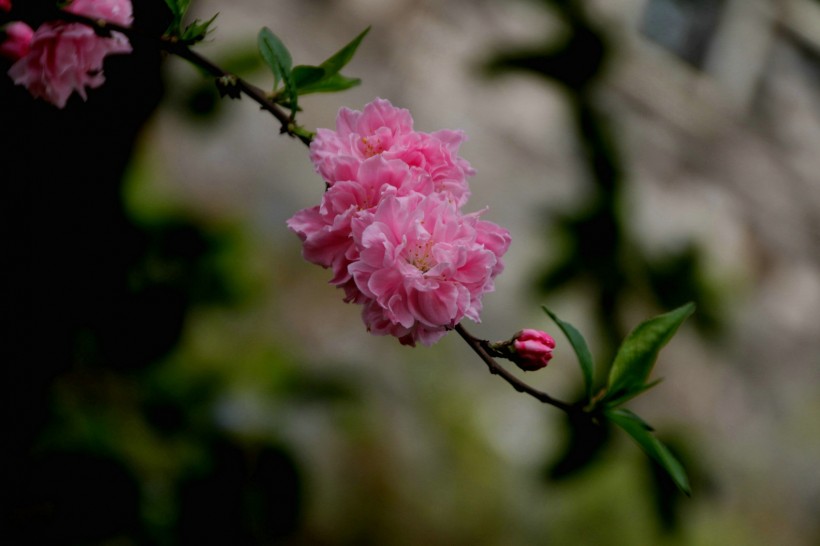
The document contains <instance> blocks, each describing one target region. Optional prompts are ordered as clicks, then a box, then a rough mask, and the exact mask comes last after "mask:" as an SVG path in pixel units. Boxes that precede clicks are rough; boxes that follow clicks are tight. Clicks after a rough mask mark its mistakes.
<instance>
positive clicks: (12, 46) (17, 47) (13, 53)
mask: <svg viewBox="0 0 820 546" xmlns="http://www.w3.org/2000/svg"><path fill="white" fill-rule="evenodd" d="M0 32H2V33H3V34H5V40H3V42H2V43H0V55H2V56H3V57H6V58H9V59H11V60H13V61H16V60H17V59H19V58H20V57H23V56H24V55H25V54H26V53H28V51H29V49H31V40H32V38H33V37H34V31H33V30H31V27H30V26H28V25H27V24H25V23H22V22H20V21H17V22H15V23H9V24H8V25H6V26H5V28H3V29H2V30H0Z"/></svg>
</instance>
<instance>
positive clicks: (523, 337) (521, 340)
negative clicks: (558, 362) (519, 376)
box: [510, 329, 555, 371]
mask: <svg viewBox="0 0 820 546" xmlns="http://www.w3.org/2000/svg"><path fill="white" fill-rule="evenodd" d="M512 345H513V349H514V352H513V355H512V356H511V357H510V360H512V361H513V362H515V364H516V365H517V366H518V367H519V368H521V369H522V370H525V371H534V370H540V369H541V368H543V367H545V366H546V365H547V364H548V363H549V361H550V360H551V359H552V350H553V349H555V340H554V339H552V336H550V335H549V334H548V333H546V332H542V331H540V330H532V329H525V330H521V331H520V332H518V333H517V334H516V335H515V336H514V337H513V339H512Z"/></svg>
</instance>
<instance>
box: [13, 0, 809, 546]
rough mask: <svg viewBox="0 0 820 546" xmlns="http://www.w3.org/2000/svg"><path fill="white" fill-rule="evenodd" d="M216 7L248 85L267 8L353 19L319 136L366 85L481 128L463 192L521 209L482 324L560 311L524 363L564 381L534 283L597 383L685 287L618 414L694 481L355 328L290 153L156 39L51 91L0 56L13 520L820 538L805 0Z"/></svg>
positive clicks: (329, 535)
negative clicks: (664, 335) (537, 358)
mask: <svg viewBox="0 0 820 546" xmlns="http://www.w3.org/2000/svg"><path fill="white" fill-rule="evenodd" d="M27 5H28V6H29V8H27V9H30V10H32V13H35V11H36V8H35V7H34V6H35V4H33V3H32V4H27ZM216 12H219V16H218V18H217V21H216V27H215V30H214V32H213V33H212V34H211V35H210V36H209V38H208V39H207V40H206V42H204V43H202V44H201V45H200V46H198V50H199V51H200V52H201V53H202V54H204V55H205V56H207V57H209V58H211V59H212V60H214V61H216V62H217V63H218V64H221V65H223V66H224V67H226V68H228V69H231V70H234V71H236V72H237V73H238V74H240V75H241V76H243V77H246V78H247V79H249V80H251V81H253V82H255V83H257V84H258V85H260V86H261V87H268V86H270V85H271V83H272V77H271V75H270V74H269V72H268V71H267V69H266V68H265V67H264V66H263V65H262V64H261V63H260V62H259V60H258V58H257V57H258V55H257V54H256V45H255V43H256V33H257V32H258V30H259V29H260V28H261V27H262V26H268V27H270V28H271V29H272V30H273V32H275V33H276V34H277V35H278V36H280V37H281V38H282V39H283V41H284V42H285V43H286V44H287V45H288V47H289V48H290V49H291V52H292V54H293V57H294V60H295V62H296V63H297V64H300V63H304V64H316V63H319V62H321V61H322V60H324V59H325V58H326V57H328V56H329V55H330V54H331V53H333V52H334V51H335V50H336V49H338V48H339V47H340V46H341V45H342V44H344V43H346V42H347V41H348V40H350V39H351V38H352V37H353V36H355V35H356V34H358V33H359V32H360V31H361V30H362V29H364V28H365V27H367V26H369V25H372V30H371V32H370V34H369V35H368V36H367V38H366V39H365V41H364V42H363V44H362V46H361V48H360V50H359V53H358V54H357V56H356V57H355V58H354V60H353V61H352V62H351V63H350V65H349V66H348V67H347V68H346V69H345V70H344V72H345V73H346V74H348V75H351V76H358V77H361V78H362V79H363V83H362V85H361V86H360V87H357V88H355V89H352V90H350V91H347V92H344V93H342V94H335V95H324V96H322V95H314V96H309V97H306V98H305V99H304V100H303V102H302V106H303V108H304V112H302V113H301V114H300V120H301V123H302V124H303V125H304V126H306V127H308V128H315V127H333V124H334V122H335V115H336V111H337V110H338V108H339V107H340V106H348V107H351V108H356V109H361V108H362V107H363V106H364V104H366V103H367V102H369V101H370V100H372V99H373V98H375V97H377V96H379V97H383V98H387V99H389V100H390V101H392V102H393V104H395V105H397V106H401V107H405V108H409V109H410V110H411V112H412V113H413V115H414V117H415V122H416V128H417V129H418V130H422V131H435V130H438V129H442V128H459V129H463V130H465V131H466V132H467V134H468V136H469V141H468V142H467V143H466V144H465V145H464V146H463V147H462V155H463V156H464V157H465V158H466V159H468V160H469V161H470V162H471V164H472V165H473V166H474V167H475V168H476V169H477V171H478V175H477V176H476V177H475V178H474V179H473V180H472V181H471V187H472V191H473V195H472V197H471V200H470V203H469V205H468V206H469V207H471V210H479V209H481V208H484V207H489V210H488V211H487V212H486V215H485V218H487V219H489V220H491V221H494V222H496V223H499V224H501V225H503V226H505V227H507V228H508V229H509V230H510V231H511V232H512V236H513V245H512V247H511V249H510V251H509V253H508V255H507V257H506V264H507V268H506V270H505V272H504V273H503V275H502V276H501V277H499V279H498V282H497V290H496V292H495V293H492V294H489V295H487V296H486V297H485V300H484V303H485V305H484V314H483V321H482V323H481V324H479V325H474V326H471V327H470V329H471V331H472V332H473V333H475V334H477V335H480V336H482V337H485V338H489V339H502V338H506V337H509V336H510V335H511V334H512V333H513V332H515V331H516V330H518V329H520V328H523V327H534V328H541V329H546V330H548V331H552V332H553V333H555V334H556V338H557V340H558V342H559V346H558V349H557V350H556V356H555V358H554V359H553V362H552V363H551V364H550V366H549V367H548V368H547V369H546V370H542V371H540V372H538V373H536V374H528V375H527V377H526V379H527V380H528V381H530V382H531V383H532V384H533V385H535V386H537V387H539V388H543V389H545V390H547V391H549V392H550V393H552V394H554V395H555V396H557V397H559V398H562V399H574V398H575V397H577V396H578V395H579V392H580V384H581V379H580V373H579V371H578V369H577V365H576V363H575V360H574V356H573V355H572V351H571V350H570V349H569V347H568V345H567V343H566V342H565V340H564V339H563V338H562V337H561V336H560V334H559V332H557V329H556V328H555V327H554V326H553V325H552V324H551V323H550V322H549V321H548V319H547V317H546V316H544V315H543V313H542V312H541V310H540V306H541V305H544V304H546V305H548V306H549V307H550V308H551V309H552V310H554V311H555V312H556V313H557V314H558V315H559V316H560V317H562V318H564V319H565V320H568V321H570V322H572V323H573V324H575V325H576V326H577V327H578V328H579V329H580V330H581V331H582V332H584V333H585V334H587V337H588V339H589V342H590V345H591V348H592V352H593V354H594V355H595V357H596V360H597V361H598V363H599V367H600V370H601V372H600V373H601V374H603V373H605V370H604V365H605V364H606V362H608V361H609V359H610V358H611V356H612V354H613V352H614V351H615V349H616V347H617V343H618V340H620V339H621V338H622V337H623V336H624V335H625V334H626V333H627V332H628V331H629V330H630V329H631V328H632V327H633V326H635V325H636V324H637V323H638V322H640V321H641V320H643V319H644V318H647V317H649V316H652V315H655V314H658V313H660V312H663V311H665V310H669V309H671V308H672V307H674V306H677V305H679V304H680V303H683V302H685V301H690V300H692V301H695V302H697V304H698V311H697V313H696V315H694V316H693V317H692V318H690V319H689V320H688V321H687V323H686V324H685V325H684V327H683V328H682V329H681V331H680V332H679V333H678V335H677V336H676V337H675V338H674V339H673V341H672V342H671V343H670V345H669V346H668V347H667V348H665V349H664V351H663V352H662V353H661V358H660V360H659V362H658V366H657V368H656V372H655V375H656V376H657V377H663V378H664V379H665V380H664V382H663V383H662V384H661V385H660V386H658V387H657V388H655V389H654V390H652V391H651V392H649V393H647V394H646V395H644V396H642V397H640V398H639V399H636V400H635V401H634V402H633V403H632V404H631V406H630V407H632V408H633V409H634V410H635V411H637V412H638V413H639V414H640V415H642V416H643V417H644V418H646V419H647V420H648V421H649V422H650V423H651V424H653V425H654V426H655V428H656V429H657V431H658V435H659V436H660V437H661V438H662V439H663V440H664V441H666V442H667V443H668V444H669V445H670V446H671V447H672V448H673V449H674V451H675V452H676V453H677V454H678V456H679V457H680V458H681V460H682V461H684V463H685V465H686V467H687V469H688V470H689V473H690V477H691V479H692V482H693V495H692V498H685V497H682V496H681V495H680V494H678V493H677V492H675V491H674V488H673V487H671V486H670V484H669V483H668V482H667V481H665V480H664V479H663V477H662V476H661V475H659V474H658V473H657V471H656V469H655V468H654V467H653V466H652V465H651V464H650V463H649V462H648V461H647V460H646V458H645V457H644V456H643V454H642V453H641V452H640V450H639V449H638V448H637V447H636V446H635V445H634V444H632V443H631V441H630V440H629V439H628V438H626V437H625V436H624V435H623V434H622V433H620V432H618V431H608V430H601V429H591V430H590V429H583V428H578V427H577V426H575V424H574V423H568V422H566V420H565V419H564V417H563V416H562V415H561V414H560V412H558V411H556V410H554V409H552V408H549V407H544V406H542V405H540V404H538V403H537V402H536V401H534V400H532V399H529V398H527V397H525V396H522V395H519V394H517V393H515V392H514V391H513V390H512V389H511V388H510V387H509V386H508V385H506V384H505V383H503V382H502V381H500V380H499V379H498V378H495V377H493V376H491V375H490V374H488V373H487V370H486V368H485V367H484V365H483V364H482V363H481V362H480V361H479V360H478V358H477V357H476V356H475V355H473V354H472V353H471V352H470V350H469V348H468V347H467V346H466V345H465V344H464V343H463V342H461V340H460V339H458V338H457V337H455V336H448V337H446V338H445V339H444V340H443V341H441V342H440V343H439V344H437V345H436V346H435V347H432V348H424V347H418V348H412V349H411V348H407V347H401V346H400V345H399V344H398V343H397V342H396V341H395V340H394V339H387V338H378V337H373V336H371V335H369V334H367V333H366V331H365V329H364V327H363V326H362V323H361V320H360V318H359V314H358V313H359V310H358V308H356V307H355V306H351V305H347V304H344V303H343V302H342V301H341V293H340V292H339V291H338V290H335V289H333V288H332V287H330V286H329V285H327V280H328V278H329V275H328V273H327V272H326V271H323V270H321V269H320V268H317V267H315V266H312V265H310V264H308V263H306V262H304V261H303V260H302V259H301V257H300V248H299V241H298V239H297V238H296V236H295V235H293V234H292V233H290V232H289V231H288V230H287V229H286V227H285V220H286V219H287V218H288V217H289V216H291V215H292V214H293V213H294V212H295V211H297V210H299V209H301V208H304V207H308V206H312V205H314V204H316V203H317V202H318V201H319V199H320V197H321V194H322V191H323V183H322V181H321V180H320V179H319V178H318V177H317V175H316V174H315V173H314V172H313V170H312V168H311V165H310V163H309V161H308V159H307V152H306V149H305V148H304V146H303V145H302V144H301V143H299V142H298V141H295V140H292V139H289V138H287V137H284V136H281V135H279V127H278V125H277V124H276V123H275V121H274V120H273V119H272V118H270V117H269V116H268V115H266V114H265V113H263V112H260V111H259V109H258V107H257V106H255V105H254V104H253V103H252V102H250V101H249V100H247V99H242V100H239V101H236V100H228V99H223V100H220V99H219V97H218V94H217V92H216V90H215V89H214V88H213V86H212V82H211V81H210V80H209V79H208V78H206V77H203V75H202V74H201V73H200V72H199V71H198V70H196V69H194V68H193V67H190V66H188V65H186V64H185V63H184V62H182V61H180V60H178V59H173V58H164V57H163V56H161V55H160V54H159V52H158V51H157V50H156V49H155V48H154V47H153V46H152V44H151V43H150V41H145V42H144V43H143V42H135V43H134V47H135V51H134V54H133V55H129V56H122V57H116V58H110V59H109V60H108V61H107V63H106V68H105V71H106V75H107V82H106V84H105V85H104V86H103V87H102V88H100V89H98V90H95V91H92V92H91V93H89V99H88V102H87V103H83V102H82V101H81V100H80V99H79V98H78V97H76V96H75V97H73V98H72V100H71V101H69V104H68V106H67V107H66V109H65V110H62V111H58V110H56V109H54V108H53V107H51V106H49V105H47V104H44V103H42V102H41V101H32V100H31V99H30V97H28V95H27V94H26V92H25V91H24V90H22V89H21V88H16V87H14V86H13V85H12V84H11V82H10V81H8V80H4V81H3V82H2V83H0V105H1V106H0V112H2V118H0V119H2V124H0V127H2V134H3V142H4V144H3V152H2V166H3V171H2V172H3V176H2V180H3V184H2V187H3V192H4V194H3V198H2V204H3V207H4V209H3V214H2V222H3V235H4V253H3V254H4V264H5V265H4V267H3V270H4V271H3V273H4V275H5V280H6V282H4V283H3V284H4V291H5V292H4V302H5V303H4V308H5V310H6V315H7V323H11V324H9V325H8V326H7V327H6V328H5V329H4V332H5V337H6V339H5V340H4V343H3V346H4V347H3V350H4V356H5V358H4V366H3V368H4V370H5V374H6V380H5V381H4V385H5V393H4V399H5V403H6V411H5V417H6V421H5V424H6V430H7V432H6V434H5V435H4V436H5V444H6V449H5V450H4V451H5V452H6V453H7V456H8V462H7V463H6V465H4V471H3V478H4V486H3V487H2V497H3V501H4V506H3V516H4V517H3V528H2V529H3V533H4V535H6V536H7V537H8V540H4V541H3V542H4V543H5V544H111V545H114V544H116V545H132V544H157V545H174V544H294V545H336V544H350V545H359V544H374V545H375V544H379V545H381V544H390V545H393V544H396V545H411V544H412V545H416V544H428V545H430V546H432V545H458V544H464V545H467V544H470V545H529V544H576V545H631V546H634V545H698V546H700V545H721V546H726V545H738V546H741V545H742V546H758V545H759V546H768V545H772V544H789V545H807V546H811V545H814V546H816V545H818V544H820V517H819V516H820V508H819V507H820V472H818V471H817V462H818V461H820V418H819V416H820V390H819V389H818V387H819V386H820V335H818V324H820V174H818V173H820V57H818V54H819V53H820V2H817V1H816V0H789V1H785V0H782V1H777V0H711V1H710V0H598V1H581V0H544V1H541V2H539V1H535V0H504V1H500V0H450V1H448V2H433V1H429V0H427V1H419V0H379V1H377V0H311V1H305V0H282V1H276V2H270V1H263V0H234V1H233V2H230V3H225V2H220V1H216V0H213V1H211V0H198V1H195V2H194V3H193V8H192V14H193V15H194V16H197V17H200V18H210V17H211V16H212V15H213V14H214V13H216ZM135 14H136V19H137V23H136V24H137V25H138V26H140V27H141V28H143V29H145V30H146V32H148V33H149V34H150V33H154V34H155V35H156V34H159V33H161V32H162V31H163V29H164V28H165V26H166V25H167V23H168V16H167V13H166V9H165V6H164V3H163V2H162V1H161V0H150V1H149V0H136V1H135ZM3 66H4V67H5V66H6V65H3Z"/></svg>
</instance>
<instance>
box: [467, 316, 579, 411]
mask: <svg viewBox="0 0 820 546" xmlns="http://www.w3.org/2000/svg"><path fill="white" fill-rule="evenodd" d="M455 330H456V332H458V335H460V336H461V337H462V339H464V341H466V342H467V345H469V346H470V348H471V349H472V350H473V351H475V353H476V354H477V355H478V356H479V357H480V358H481V360H483V361H484V363H485V364H486V365H487V367H488V368H489V369H490V373H491V374H493V375H498V376H500V377H501V378H502V379H503V380H504V381H506V382H507V383H509V384H510V385H512V387H513V388H514V389H515V390H516V391H518V392H523V393H525V394H529V395H530V396H532V397H533V398H535V399H536V400H538V401H539V402H543V403H544V404H549V405H551V406H555V407H556V408H558V409H560V410H564V411H565V412H567V413H575V412H577V411H578V406H574V405H572V404H568V403H566V402H562V401H561V400H557V399H555V398H553V397H552V396H550V395H549V394H547V393H545V392H543V391H539V390H538V389H536V388H534V387H531V386H529V385H527V384H526V383H524V382H523V381H521V380H520V379H518V378H517V377H516V376H514V375H513V374H512V373H510V372H509V371H507V369H506V368H504V367H502V366H501V365H500V364H499V363H498V362H496V361H495V359H494V358H493V357H492V356H490V353H489V352H488V351H487V347H486V346H487V344H488V342H487V341H486V340H483V339H479V338H477V337H474V336H473V335H471V334H470V333H469V332H468V331H467V330H466V329H465V328H464V326H462V325H461V324H457V325H456V327H455Z"/></svg>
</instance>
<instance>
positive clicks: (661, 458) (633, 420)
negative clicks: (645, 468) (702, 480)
mask: <svg viewBox="0 0 820 546" xmlns="http://www.w3.org/2000/svg"><path fill="white" fill-rule="evenodd" d="M605 415H606V417H607V418H608V419H609V420H610V421H612V422H613V423H615V424H616V425H618V426H619V427H621V428H622V429H623V430H624V431H625V432H626V433H627V434H629V435H630V436H632V439H633V440H635V441H636V442H637V443H638V445H639V446H641V449H643V450H644V452H645V453H646V454H647V455H649V457H651V458H652V459H653V460H654V461H655V462H656V463H658V465H660V467H661V468H663V469H664V470H665V471H666V473H667V474H669V477H670V478H672V481H674V482H675V485H677V486H678V489H680V490H681V491H682V492H683V493H684V494H686V495H687V496H689V495H691V489H690V486H689V478H688V477H687V475H686V470H685V469H684V468H683V465H681V464H680V461H678V460H677V459H676V458H675V456H674V455H672V453H671V452H670V451H669V449H668V448H667V447H666V446H665V445H663V443H662V442H661V441H660V440H658V439H657V438H656V437H655V436H654V435H653V434H652V427H650V426H649V425H648V424H647V423H646V422H645V421H644V420H643V419H641V418H640V417H638V416H637V415H635V414H634V413H632V412H631V411H629V410H626V409H617V410H608V411H606V412H605Z"/></svg>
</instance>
